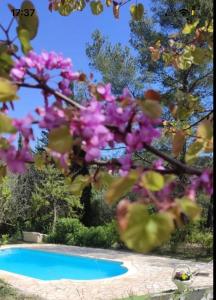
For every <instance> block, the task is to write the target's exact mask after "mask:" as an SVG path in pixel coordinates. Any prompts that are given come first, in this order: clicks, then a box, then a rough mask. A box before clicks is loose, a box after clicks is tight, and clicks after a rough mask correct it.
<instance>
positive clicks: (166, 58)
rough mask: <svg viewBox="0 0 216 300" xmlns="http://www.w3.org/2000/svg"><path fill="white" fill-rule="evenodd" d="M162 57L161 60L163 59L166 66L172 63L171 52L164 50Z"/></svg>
mask: <svg viewBox="0 0 216 300" xmlns="http://www.w3.org/2000/svg"><path fill="white" fill-rule="evenodd" d="M162 58H163V61H164V62H165V64H166V66H168V65H171V64H172V61H173V55H172V54H171V53H167V52H164V53H163V54H162Z"/></svg>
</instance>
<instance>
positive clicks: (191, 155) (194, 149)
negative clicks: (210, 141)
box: [185, 141, 204, 164]
mask: <svg viewBox="0 0 216 300" xmlns="http://www.w3.org/2000/svg"><path fill="white" fill-rule="evenodd" d="M203 147H204V144H203V143H201V142H198V141H196V142H194V143H193V144H191V145H190V147H189V148H188V151H187V153H186V155H185V161H186V162H187V163H189V164H190V163H193V162H194V160H195V159H196V157H197V156H198V154H199V153H200V152H201V151H202V149H203Z"/></svg>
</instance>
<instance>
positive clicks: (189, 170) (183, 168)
mask: <svg viewBox="0 0 216 300" xmlns="http://www.w3.org/2000/svg"><path fill="white" fill-rule="evenodd" d="M144 148H145V149H146V150H147V151H149V152H151V153H153V154H155V155H156V156H159V157H161V158H163V159H164V160H165V161H167V162H169V163H170V164H171V165H173V166H174V167H175V171H177V172H178V173H185V174H189V175H198V176H200V175H201V174H202V170H200V169H196V168H193V167H189V166H187V165H185V164H183V163H182V162H180V161H178V160H176V159H175V158H173V157H171V156H169V155H167V154H165V153H162V152H161V151H159V150H157V149H155V148H154V147H153V146H150V145H147V144H145V145H144Z"/></svg>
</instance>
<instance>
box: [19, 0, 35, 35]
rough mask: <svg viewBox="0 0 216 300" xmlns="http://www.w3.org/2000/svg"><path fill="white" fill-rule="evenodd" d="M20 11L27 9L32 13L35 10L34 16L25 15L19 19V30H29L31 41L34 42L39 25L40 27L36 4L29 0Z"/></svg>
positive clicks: (26, 0)
mask: <svg viewBox="0 0 216 300" xmlns="http://www.w3.org/2000/svg"><path fill="white" fill-rule="evenodd" d="M20 9H21V10H23V11H24V10H25V9H27V10H29V11H30V12H32V9H34V10H35V11H34V14H33V15H32V16H31V14H30V15H29V16H25V15H24V14H22V15H20V16H19V18H18V25H19V26H18V27H19V29H25V30H27V31H28V32H29V39H30V40H33V39H34V38H35V37H36V35H37V31H38V25H39V20H38V16H37V12H36V9H35V7H34V4H33V3H32V2H31V1H29V0H25V1H23V3H22V5H21V7H20Z"/></svg>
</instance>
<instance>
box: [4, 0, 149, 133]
mask: <svg viewBox="0 0 216 300" xmlns="http://www.w3.org/2000/svg"><path fill="white" fill-rule="evenodd" d="M32 2H33V3H34V5H35V7H36V9H37V13H38V16H39V21H40V23H39V30H38V34H37V36H36V38H35V39H34V40H33V41H32V42H31V44H32V46H33V48H34V51H36V52H37V53H40V52H41V51H42V50H47V51H52V50H54V51H55V52H58V53H62V54H63V55H64V56H65V57H70V58H71V59H72V62H73V66H74V70H79V71H83V72H84V73H87V74H89V73H90V69H89V66H88V58H87V56H86V54H85V48H86V43H87V42H90V41H91V35H92V33H93V32H94V31H95V30H96V29H99V30H100V31H101V32H102V34H104V35H105V36H107V37H108V38H109V39H110V41H111V42H112V43H117V42H120V43H121V44H122V45H128V41H129V37H130V28H129V20H130V18H131V17H130V12H129V7H130V4H126V5H124V6H123V7H122V8H121V10H120V18H119V19H115V18H114V16H113V14H112V8H111V7H110V8H106V7H105V10H104V12H103V13H102V14H101V15H99V16H94V15H92V13H91V11H90V8H89V6H88V5H87V7H86V8H85V9H84V10H83V11H82V12H74V13H72V14H71V15H69V16H66V17H64V16H61V15H59V14H58V13H57V12H52V13H51V12H50V11H49V10H48V0H32ZM8 3H10V4H12V5H13V6H14V7H15V8H19V7H20V4H21V3H22V1H20V0H0V21H1V23H2V24H3V25H4V26H5V27H7V25H8V23H9V22H10V19H11V12H10V11H9V9H8V7H7V4H8ZM150 4H151V1H150V0H145V3H144V7H145V11H147V12H150ZM13 28H14V30H15V28H16V26H15V24H14V26H13ZM14 34H15V31H14ZM14 34H12V37H14ZM0 39H4V36H3V33H2V32H0ZM16 43H17V44H18V45H19V41H18V40H17V41H16ZM18 95H19V97H20V99H19V100H17V101H16V103H15V111H13V112H10V115H11V116H13V117H17V118H20V117H24V116H25V115H26V114H27V113H29V112H33V110H34V107H35V106H39V105H40V104H42V97H41V94H40V91H38V90H30V89H27V88H25V89H24V88H22V89H21V90H20V91H19V93H18ZM38 132H39V131H38V130H37V131H36V135H38Z"/></svg>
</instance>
